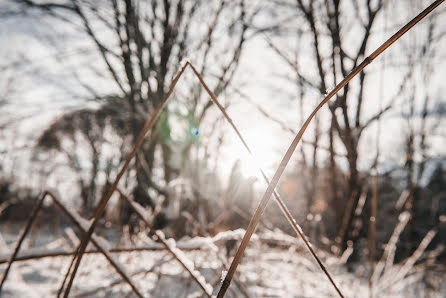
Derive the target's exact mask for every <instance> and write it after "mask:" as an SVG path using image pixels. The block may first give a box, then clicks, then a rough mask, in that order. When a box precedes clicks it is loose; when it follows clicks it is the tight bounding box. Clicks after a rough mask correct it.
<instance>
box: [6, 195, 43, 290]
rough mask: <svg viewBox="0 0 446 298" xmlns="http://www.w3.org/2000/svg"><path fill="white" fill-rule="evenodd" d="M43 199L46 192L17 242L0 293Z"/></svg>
mask: <svg viewBox="0 0 446 298" xmlns="http://www.w3.org/2000/svg"><path fill="white" fill-rule="evenodd" d="M43 199H45V192H43V193H42V194H41V195H40V197H39V199H38V201H37V203H36V205H35V206H34V209H33V211H32V213H31V216H30V217H29V218H28V222H27V223H26V225H25V229H23V231H22V234H20V237H19V240H18V241H17V243H16V246H15V248H14V252H13V253H12V255H11V257H10V258H9V261H8V265H7V266H6V269H5V271H4V272H3V276H2V280H1V282H0V293H1V292H2V287H3V284H4V283H5V281H6V278H7V277H8V272H9V270H10V269H11V266H12V263H13V262H14V260H15V258H16V256H17V254H18V253H19V250H20V247H21V246H22V243H23V240H24V239H25V237H26V235H27V234H28V232H29V230H30V229H31V226H32V224H33V222H34V220H35V219H36V217H37V214H38V213H39V210H40V208H41V207H42V203H43Z"/></svg>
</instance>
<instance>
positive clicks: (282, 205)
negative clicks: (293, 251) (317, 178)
mask: <svg viewBox="0 0 446 298" xmlns="http://www.w3.org/2000/svg"><path fill="white" fill-rule="evenodd" d="M190 67H191V68H192V70H193V71H194V73H195V75H196V76H197V77H198V79H199V80H200V83H201V85H203V87H204V88H205V89H206V91H207V93H208V94H209V96H210V97H211V99H212V101H213V102H214V103H215V104H216V105H217V106H218V108H219V109H220V111H221V112H222V114H223V115H224V116H225V118H226V120H228V122H229V123H230V125H231V126H232V128H233V129H234V131H235V132H236V134H237V136H238V137H239V139H240V141H241V142H242V143H243V146H244V147H245V148H246V150H247V151H248V153H249V154H250V155H251V156H253V157H254V154H253V153H252V150H251V149H250V147H249V146H248V143H246V141H245V139H244V138H243V136H242V134H241V133H240V131H239V130H238V128H237V127H236V126H235V124H234V122H233V121H232V119H231V118H230V117H229V115H228V114H227V113H226V110H225V108H224V107H223V106H222V105H221V104H220V102H219V101H218V100H217V97H216V96H215V95H214V93H213V92H212V91H211V90H210V89H209V87H208V86H207V84H206V83H205V82H204V80H203V77H202V76H201V75H200V73H199V72H198V71H197V70H196V69H195V67H194V66H193V65H192V64H191V65H190ZM259 171H260V173H261V174H262V177H263V179H264V180H265V182H266V183H267V184H270V180H269V178H268V177H267V176H266V174H265V172H264V171H263V169H262V168H260V167H259ZM273 194H274V199H275V201H276V202H277V204H278V205H279V207H280V210H281V211H282V212H283V214H284V215H285V217H286V219H287V220H288V222H289V223H290V225H291V227H292V228H293V230H294V231H295V232H296V234H297V235H299V236H300V237H301V238H302V240H303V241H304V243H305V246H306V247H307V248H308V250H309V251H310V253H311V255H312V256H313V258H314V259H315V260H316V262H317V263H318V265H319V267H320V268H321V269H322V271H323V272H324V273H325V275H326V276H327V278H328V279H329V281H330V283H331V284H332V285H333V287H334V288H335V289H336V291H337V292H339V293H340V290H339V288H338V287H337V286H336V283H335V282H334V280H333V278H332V277H331V275H330V273H329V272H328V270H327V268H326V267H325V265H324V264H323V263H322V261H321V259H320V258H319V256H318V255H317V254H316V252H315V251H314V249H313V247H312V246H311V244H310V242H309V241H308V239H307V237H306V236H305V234H304V232H303V231H302V228H301V227H300V226H299V225H298V224H297V222H296V220H295V219H294V217H293V215H292V214H291V212H290V210H289V209H288V207H287V206H286V205H285V203H284V202H283V200H282V199H281V198H280V196H279V194H278V193H277V191H276V190H274V191H273ZM259 219H260V218H259ZM236 256H237V255H236ZM225 280H226V278H225ZM341 296H342V295H341Z"/></svg>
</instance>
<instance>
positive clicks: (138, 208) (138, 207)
mask: <svg viewBox="0 0 446 298" xmlns="http://www.w3.org/2000/svg"><path fill="white" fill-rule="evenodd" d="M116 191H117V192H119V194H120V195H121V198H123V199H124V200H126V201H127V203H129V205H130V206H131V207H132V209H133V210H134V211H135V212H136V213H137V214H138V215H139V217H141V219H142V220H143V221H144V223H145V224H146V226H147V228H149V230H150V231H151V232H152V233H153V234H154V235H156V237H157V238H158V240H159V241H160V242H161V244H162V245H163V246H164V248H165V249H166V250H167V251H168V252H169V253H170V254H171V255H172V257H173V258H174V259H175V260H176V261H177V262H178V263H179V264H180V265H181V266H182V267H183V269H184V270H186V272H187V273H188V274H189V276H190V277H191V278H192V280H193V281H194V282H195V283H196V284H197V285H198V286H199V287H200V288H201V290H202V291H203V293H204V294H205V296H207V297H209V298H211V297H212V296H211V294H212V293H209V291H208V290H207V289H206V285H205V281H204V280H201V281H200V279H199V277H198V276H197V275H196V273H194V272H193V269H192V268H189V267H188V266H187V265H186V264H185V263H184V262H183V260H182V259H181V257H179V256H178V254H177V253H176V252H175V251H174V250H173V249H172V248H171V247H170V245H169V244H168V243H167V240H166V239H165V238H164V234H161V233H160V231H158V230H155V229H154V228H153V227H152V225H151V223H150V222H151V220H150V218H148V217H147V216H145V214H144V212H143V210H142V206H141V205H139V204H138V203H136V202H135V201H134V200H132V199H131V198H129V197H128V196H126V195H125V194H124V193H123V192H122V191H121V190H120V189H119V188H117V189H116ZM176 249H178V248H176Z"/></svg>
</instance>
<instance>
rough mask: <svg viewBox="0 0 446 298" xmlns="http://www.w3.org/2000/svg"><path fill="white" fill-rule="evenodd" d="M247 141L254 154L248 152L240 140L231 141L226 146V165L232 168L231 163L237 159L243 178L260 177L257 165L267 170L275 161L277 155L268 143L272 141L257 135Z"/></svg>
mask: <svg viewBox="0 0 446 298" xmlns="http://www.w3.org/2000/svg"><path fill="white" fill-rule="evenodd" d="M251 139H252V141H251V140H248V143H249V144H250V146H251V149H252V150H253V152H254V155H251V154H249V153H248V151H247V150H246V148H244V147H243V145H242V144H241V142H240V141H237V142H232V143H231V144H229V145H227V147H226V150H225V151H226V155H227V156H228V161H229V160H231V161H232V162H230V163H228V166H229V167H231V168H232V166H233V164H234V163H235V162H236V161H237V160H239V164H240V168H239V169H240V172H241V174H242V175H243V177H244V178H249V177H261V176H260V175H261V174H260V171H259V167H260V168H262V169H263V170H265V171H267V170H268V169H269V168H270V167H271V166H272V165H274V163H275V162H276V160H277V158H278V155H277V152H275V151H274V149H273V147H272V146H271V145H270V144H272V142H266V140H265V139H264V138H262V137H260V136H258V135H255V136H253V137H252V138H251ZM250 141H251V142H250Z"/></svg>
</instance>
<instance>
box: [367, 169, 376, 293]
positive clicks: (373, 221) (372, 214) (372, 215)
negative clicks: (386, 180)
mask: <svg viewBox="0 0 446 298" xmlns="http://www.w3.org/2000/svg"><path fill="white" fill-rule="evenodd" d="M373 182H374V183H373V194H372V202H371V212H370V248H369V249H370V276H369V294H370V298H373V287H374V282H373V273H374V271H375V248H376V209H377V201H378V172H376V173H375V176H374V181H373Z"/></svg>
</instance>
